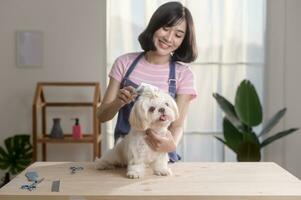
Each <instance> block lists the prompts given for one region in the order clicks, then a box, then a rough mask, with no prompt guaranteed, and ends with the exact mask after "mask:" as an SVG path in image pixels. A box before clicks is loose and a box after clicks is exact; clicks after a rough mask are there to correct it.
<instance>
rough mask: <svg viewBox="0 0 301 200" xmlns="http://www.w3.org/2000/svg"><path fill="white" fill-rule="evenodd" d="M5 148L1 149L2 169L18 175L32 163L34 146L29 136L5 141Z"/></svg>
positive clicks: (0, 162)
mask: <svg viewBox="0 0 301 200" xmlns="http://www.w3.org/2000/svg"><path fill="white" fill-rule="evenodd" d="M4 145H5V148H2V147H0V168H1V169H4V170H8V171H9V172H10V173H12V174H17V173H19V172H21V171H22V170H23V169H25V168H26V167H27V166H28V165H29V164H30V163H31V161H32V145H31V144H30V136H29V135H15V136H13V137H9V138H7V139H5V141H4Z"/></svg>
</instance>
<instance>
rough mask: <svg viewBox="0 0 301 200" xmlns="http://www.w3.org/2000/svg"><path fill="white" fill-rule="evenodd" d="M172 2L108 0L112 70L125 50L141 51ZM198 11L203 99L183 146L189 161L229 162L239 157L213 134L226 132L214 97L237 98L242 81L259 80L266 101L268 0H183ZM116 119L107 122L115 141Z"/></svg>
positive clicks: (194, 104) (192, 116)
mask: <svg viewBox="0 0 301 200" xmlns="http://www.w3.org/2000/svg"><path fill="white" fill-rule="evenodd" d="M165 2H167V1H166V0H165V1H163V0H161V1H160V0H157V1H156V0H123V1H120V0H109V1H107V41H108V43H107V51H108V52H107V56H108V57H107V64H108V65H107V72H109V71H110V68H111V66H112V63H113V62H114V60H115V59H116V57H118V56H119V55H121V54H124V53H127V52H134V51H141V48H140V46H139V43H138V41H137V37H138V35H139V34H140V33H141V32H142V31H143V30H144V28H145V27H146V25H147V23H148V21H149V19H150V17H151V15H152V14H153V12H154V11H155V10H156V8H157V7H158V6H160V5H161V4H163V3H165ZM181 2H182V3H183V4H184V5H185V6H186V7H187V8H188V9H189V10H190V11H191V13H192V16H193V19H194V23H195V30H196V38H197V45H198V52H199V56H198V59H197V61H196V62H194V63H192V64H191V67H192V69H193V71H194V73H195V77H196V87H197V90H198V98H197V99H196V100H194V101H193V102H192V103H191V106H190V111H189V114H188V117H187V121H186V125H185V136H184V137H183V141H182V143H181V145H180V147H179V150H180V152H181V154H182V155H183V157H184V160H186V161H223V160H232V159H233V156H232V155H231V153H230V154H229V153H227V152H229V151H228V150H227V149H226V151H225V149H224V147H223V145H221V144H220V143H219V142H218V141H216V140H215V139H214V137H212V135H214V134H220V133H221V131H222V128H221V125H222V113H221V112H220V109H219V108H218V106H217V104H216V102H215V100H214V99H213V97H212V93H213V92H218V93H220V94H222V95H224V96H225V97H227V98H228V99H229V100H230V101H233V99H234V95H235V90H236V87H237V86H238V84H239V83H240V81H241V80H242V79H245V78H247V79H249V80H251V81H252V82H253V84H254V85H255V87H256V88H257V91H258V93H259V96H260V98H261V100H262V93H263V91H262V89H263V73H264V68H263V67H264V34H265V0H183V1H181ZM114 124H115V123H114V121H113V122H109V123H107V128H106V132H107V133H106V134H107V136H108V137H106V142H107V144H109V145H107V146H111V145H112V141H113V129H114V128H113V127H114Z"/></svg>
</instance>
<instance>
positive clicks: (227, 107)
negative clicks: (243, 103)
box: [213, 93, 245, 131]
mask: <svg viewBox="0 0 301 200" xmlns="http://www.w3.org/2000/svg"><path fill="white" fill-rule="evenodd" d="M213 97H214V98H215V99H216V101H217V103H218V105H219V106H220V108H221V109H222V110H223V111H224V113H225V115H226V117H227V119H228V120H229V121H230V122H231V123H232V124H233V125H234V126H235V127H236V128H237V129H238V130H241V131H245V125H244V124H243V123H242V122H241V121H240V120H239V119H238V117H237V115H236V113H235V109H234V106H233V105H232V104H231V103H230V102H229V101H228V100H227V99H225V98H224V97H223V96H221V95H219V94H218V93H213Z"/></svg>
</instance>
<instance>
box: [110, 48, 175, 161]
mask: <svg viewBox="0 0 301 200" xmlns="http://www.w3.org/2000/svg"><path fill="white" fill-rule="evenodd" d="M144 54H145V53H144V52H143V53H141V54H139V56H138V57H137V58H136V59H135V60H134V61H133V63H132V64H131V66H130V67H129V69H128V70H127V72H126V74H125V76H124V78H123V80H122V81H121V84H120V88H123V87H126V86H132V87H134V88H137V87H138V85H137V84H135V83H134V82H132V81H131V80H130V79H129V76H130V74H131V73H132V72H133V70H134V69H135V67H136V65H137V63H138V61H139V60H140V59H141V58H142V57H143V56H144ZM168 92H169V94H170V95H171V96H172V97H173V98H176V68H175V63H174V62H170V64H169V78H168ZM133 105H134V102H131V103H129V104H126V105H124V106H123V107H122V108H121V109H120V110H119V112H118V118H117V123H116V127H115V132H114V139H115V142H116V141H117V139H118V138H119V137H124V136H125V135H127V134H128V133H129V131H130V128H131V126H130V123H129V116H130V112H131V110H132V107H133ZM168 156H169V161H170V162H176V161H179V160H180V159H181V157H180V156H179V155H178V154H177V153H176V151H173V152H169V153H168Z"/></svg>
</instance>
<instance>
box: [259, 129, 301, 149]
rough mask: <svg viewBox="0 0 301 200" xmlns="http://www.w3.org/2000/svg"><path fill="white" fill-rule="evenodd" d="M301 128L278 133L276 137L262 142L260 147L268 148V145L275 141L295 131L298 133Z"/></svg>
mask: <svg viewBox="0 0 301 200" xmlns="http://www.w3.org/2000/svg"><path fill="white" fill-rule="evenodd" d="M298 129H299V128H291V129H288V130H285V131H281V132H279V133H276V134H275V135H273V136H271V137H268V138H266V139H265V140H264V141H262V143H261V144H260V147H261V148H262V147H265V146H267V145H268V144H270V143H272V142H274V141H275V140H278V139H280V138H282V137H284V136H287V135H289V134H291V133H293V132H295V131H297V130H298Z"/></svg>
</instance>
